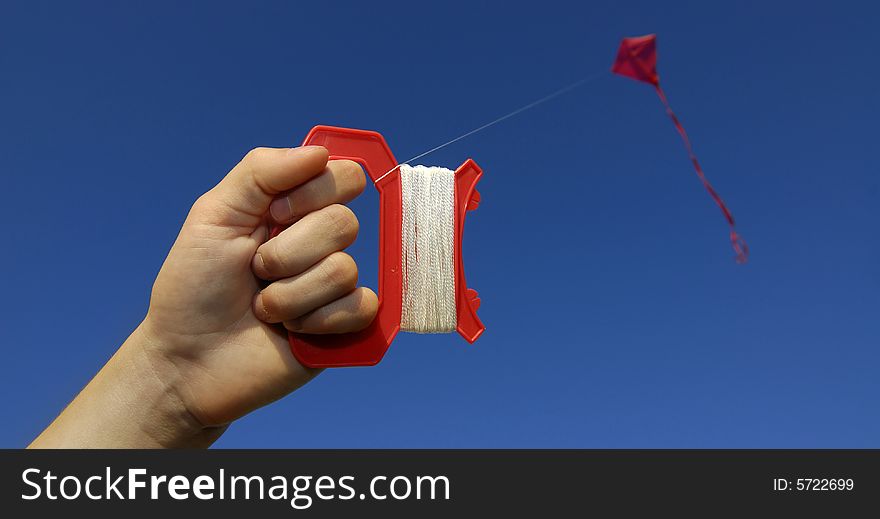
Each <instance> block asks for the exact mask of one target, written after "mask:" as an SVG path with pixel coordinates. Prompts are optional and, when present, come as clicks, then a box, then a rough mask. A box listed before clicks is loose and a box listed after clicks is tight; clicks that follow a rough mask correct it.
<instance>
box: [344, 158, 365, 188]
mask: <svg viewBox="0 0 880 519" xmlns="http://www.w3.org/2000/svg"><path fill="white" fill-rule="evenodd" d="M339 162H340V165H339V173H340V176H341V177H342V178H343V179H344V180H345V181H347V182H349V183H351V184H353V185H355V186H358V185H359V186H363V185H364V183H365V181H366V180H365V178H364V170H363V168H361V165H360V164H358V163H357V162H355V161H353V160H340V161H339Z"/></svg>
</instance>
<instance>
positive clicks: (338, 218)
mask: <svg viewBox="0 0 880 519" xmlns="http://www.w3.org/2000/svg"><path fill="white" fill-rule="evenodd" d="M324 213H325V218H326V219H327V226H328V228H329V229H330V230H331V232H332V233H333V234H334V235H335V236H337V237H338V238H339V239H340V240H341V241H348V240H354V238H355V237H356V236H357V233H358V228H359V225H360V224H359V223H358V219H357V216H355V214H354V213H353V212H352V210H351V209H349V208H348V207H345V206H344V205H341V204H333V205H331V206H328V207H326V208H325V209H324Z"/></svg>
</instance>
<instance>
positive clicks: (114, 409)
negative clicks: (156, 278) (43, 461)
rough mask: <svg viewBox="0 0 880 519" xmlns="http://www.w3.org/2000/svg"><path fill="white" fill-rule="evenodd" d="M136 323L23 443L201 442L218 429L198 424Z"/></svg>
mask: <svg viewBox="0 0 880 519" xmlns="http://www.w3.org/2000/svg"><path fill="white" fill-rule="evenodd" d="M145 341H146V338H145V337H144V334H143V332H142V331H141V329H140V328H138V329H137V330H135V331H134V333H132V334H131V336H130V337H129V338H128V339H127V340H126V341H125V343H124V344H123V345H122V346H121V347H120V348H119V350H118V351H117V352H116V353H115V354H114V355H113V357H112V358H111V359H110V360H109V361H108V362H107V364H106V365H105V366H104V367H103V368H102V369H101V371H100V372H98V374H97V375H95V377H94V378H93V379H92V380H91V382H89V384H88V385H87V386H86V387H85V388H84V389H83V390H82V391H81V392H80V393H79V395H77V396H76V398H75V399H74V400H73V401H72V402H71V403H70V405H68V406H67V408H66V409H64V411H63V412H62V413H61V414H60V415H59V416H58V418H56V419H55V421H53V422H52V424H51V425H49V427H47V428H46V430H45V431H43V433H42V434H40V435H39V437H37V439H35V440H34V441H33V443H31V445H30V446H29V448H164V447H207V446H209V445H210V444H211V443H213V441H214V440H216V439H217V437H218V436H219V435H220V434H221V433H222V428H209V429H206V428H203V427H202V426H201V424H199V423H198V421H197V420H196V419H195V418H194V417H193V416H192V415H191V414H190V413H189V411H188V410H187V409H186V406H185V405H183V402H182V401H181V400H180V398H179V396H178V393H177V391H176V389H175V376H176V374H175V373H173V372H164V371H161V369H162V368H161V367H158V366H161V365H160V364H158V363H156V362H155V360H154V359H151V358H150V357H149V355H151V354H150V353H149V351H150V349H149V348H146V347H145Z"/></svg>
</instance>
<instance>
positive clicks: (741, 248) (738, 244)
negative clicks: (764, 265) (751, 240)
mask: <svg viewBox="0 0 880 519" xmlns="http://www.w3.org/2000/svg"><path fill="white" fill-rule="evenodd" d="M654 88H655V89H656V90H657V95H658V96H660V100H661V101H663V106H665V107H666V114H667V115H669V118H670V119H672V124H674V125H675V129H676V130H678V134H679V135H681V140H682V141H684V146H685V148H687V152H688V157H689V158H690V159H691V163H692V164H693V165H694V170H696V172H697V176H698V177H700V181H701V182H702V183H703V187H705V188H706V191H708V192H709V195H710V196H711V197H712V199H713V200H715V203H716V204H718V207H719V208H721V212H722V213H724V218H726V219H727V225H728V226H730V243H731V245H732V246H733V250H734V251H735V252H736V262H737V263H745V262H746V261H748V259H749V246H748V245H747V244H746V241H745V240H744V239H742V237H741V236H740V235H739V234H737V232H736V221H735V220H734V219H733V215H732V214H730V209H728V208H727V204H725V203H724V200H722V199H721V196H720V195H719V194H718V192H717V191H715V188H714V187H712V184H710V183H709V179H708V178H706V175H705V174H704V173H703V168H701V167H700V163H699V162H698V161H697V156H696V154H694V149H693V147H692V146H691V140H690V139H689V138H688V135H687V132H685V131H684V126H682V125H681V123H680V122H679V120H678V117H676V116H675V112H673V111H672V107H671V106H669V101H668V100H667V99H666V94H664V93H663V89H662V88H660V85H659V84H654Z"/></svg>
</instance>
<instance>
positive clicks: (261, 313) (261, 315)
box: [254, 294, 270, 322]
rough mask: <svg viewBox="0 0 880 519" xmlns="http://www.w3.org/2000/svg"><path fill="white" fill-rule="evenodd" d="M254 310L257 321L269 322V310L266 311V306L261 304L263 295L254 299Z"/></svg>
mask: <svg viewBox="0 0 880 519" xmlns="http://www.w3.org/2000/svg"><path fill="white" fill-rule="evenodd" d="M254 310H256V313H257V319H259V320H261V321H266V322H268V321H269V318H270V316H269V310H267V309H266V305H264V304H263V294H257V297H256V298H255V299H254Z"/></svg>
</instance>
